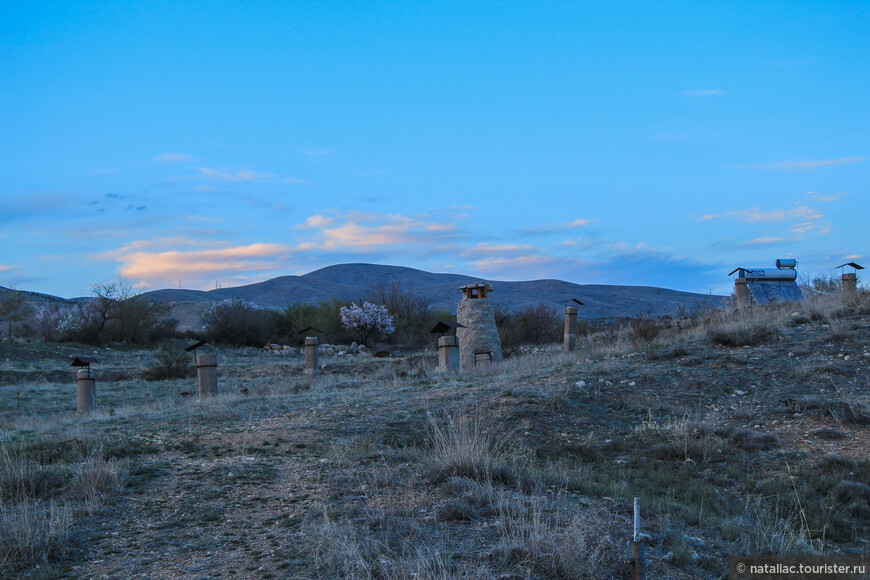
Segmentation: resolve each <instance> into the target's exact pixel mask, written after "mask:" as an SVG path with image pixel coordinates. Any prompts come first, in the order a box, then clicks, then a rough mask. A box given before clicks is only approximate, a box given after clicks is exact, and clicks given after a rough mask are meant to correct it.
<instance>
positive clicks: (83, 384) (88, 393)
mask: <svg viewBox="0 0 870 580" xmlns="http://www.w3.org/2000/svg"><path fill="white" fill-rule="evenodd" d="M96 409H97V387H96V381H95V380H94V375H93V373H91V369H90V367H85V368H83V369H79V370H77V371H76V412H77V413H78V414H79V415H84V414H86V413H90V412H92V411H95V410H96Z"/></svg>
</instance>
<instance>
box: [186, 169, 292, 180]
mask: <svg viewBox="0 0 870 580" xmlns="http://www.w3.org/2000/svg"><path fill="white" fill-rule="evenodd" d="M197 169H198V170H199V172H200V173H201V174H202V175H203V176H204V177H206V178H208V179H210V180H211V181H270V180H272V179H274V178H275V175H274V174H272V173H262V172H259V171H251V170H249V169H230V168H214V167H198V168H197Z"/></svg>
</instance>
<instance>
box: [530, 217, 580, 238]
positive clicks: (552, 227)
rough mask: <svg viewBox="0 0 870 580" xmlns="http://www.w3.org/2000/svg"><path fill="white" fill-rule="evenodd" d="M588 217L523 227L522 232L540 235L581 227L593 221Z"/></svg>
mask: <svg viewBox="0 0 870 580" xmlns="http://www.w3.org/2000/svg"><path fill="white" fill-rule="evenodd" d="M593 221H594V220H590V219H575V220H572V221H570V222H561V223H557V224H546V225H543V226H537V227H531V228H523V230H522V233H523V234H525V235H529V236H540V235H546V234H553V233H560V232H566V231H569V230H573V229H575V228H582V227H586V226H588V225H590V224H591V223H593Z"/></svg>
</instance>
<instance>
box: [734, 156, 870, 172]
mask: <svg viewBox="0 0 870 580" xmlns="http://www.w3.org/2000/svg"><path fill="white" fill-rule="evenodd" d="M867 159H870V157H840V158H838V159H819V160H814V161H778V162H776V163H759V164H754V165H732V166H731V167H730V169H786V170H788V169H795V170H807V169H818V168H820V167H830V166H831V165H844V164H847V163H860V162H861V161H866V160H867Z"/></svg>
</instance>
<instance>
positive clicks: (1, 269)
mask: <svg viewBox="0 0 870 580" xmlns="http://www.w3.org/2000/svg"><path fill="white" fill-rule="evenodd" d="M17 269H18V266H3V265H2V264H0V272H11V271H12V270H17Z"/></svg>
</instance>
